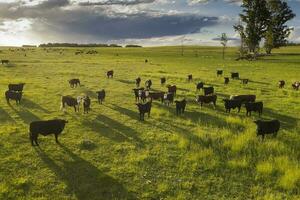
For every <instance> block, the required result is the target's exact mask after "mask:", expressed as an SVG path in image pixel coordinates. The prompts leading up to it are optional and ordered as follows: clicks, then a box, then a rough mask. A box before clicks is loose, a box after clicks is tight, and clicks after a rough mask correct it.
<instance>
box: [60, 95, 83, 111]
mask: <svg viewBox="0 0 300 200" xmlns="http://www.w3.org/2000/svg"><path fill="white" fill-rule="evenodd" d="M80 101H81V97H77V99H75V98H73V97H71V96H63V97H62V98H61V109H65V106H66V104H67V106H70V107H74V110H75V112H79V105H80Z"/></svg>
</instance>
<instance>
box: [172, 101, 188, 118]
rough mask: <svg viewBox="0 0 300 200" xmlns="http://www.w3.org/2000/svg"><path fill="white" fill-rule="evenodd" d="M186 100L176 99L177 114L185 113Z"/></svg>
mask: <svg viewBox="0 0 300 200" xmlns="http://www.w3.org/2000/svg"><path fill="white" fill-rule="evenodd" d="M186 103H187V102H186V100H185V99H183V100H182V101H175V104H176V115H180V114H183V113H184V111H185V107H186Z"/></svg>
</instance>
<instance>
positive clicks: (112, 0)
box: [79, 0, 155, 6]
mask: <svg viewBox="0 0 300 200" xmlns="http://www.w3.org/2000/svg"><path fill="white" fill-rule="evenodd" d="M154 2H155V0H102V1H93V2H91V1H85V2H79V5H80V6H103V5H123V6H128V5H138V4H148V3H154Z"/></svg>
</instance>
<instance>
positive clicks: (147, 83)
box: [145, 79, 152, 90]
mask: <svg viewBox="0 0 300 200" xmlns="http://www.w3.org/2000/svg"><path fill="white" fill-rule="evenodd" d="M145 86H146V89H148V90H149V89H151V86H152V81H151V80H150V79H149V80H147V81H146V82H145Z"/></svg>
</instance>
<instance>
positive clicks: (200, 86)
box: [196, 82, 204, 91]
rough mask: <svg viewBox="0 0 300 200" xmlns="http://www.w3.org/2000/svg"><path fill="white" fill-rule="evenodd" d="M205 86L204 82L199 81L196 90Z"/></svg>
mask: <svg viewBox="0 0 300 200" xmlns="http://www.w3.org/2000/svg"><path fill="white" fill-rule="evenodd" d="M203 87H204V83H203V82H199V83H197V85H196V90H197V91H199V90H200V89H203Z"/></svg>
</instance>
